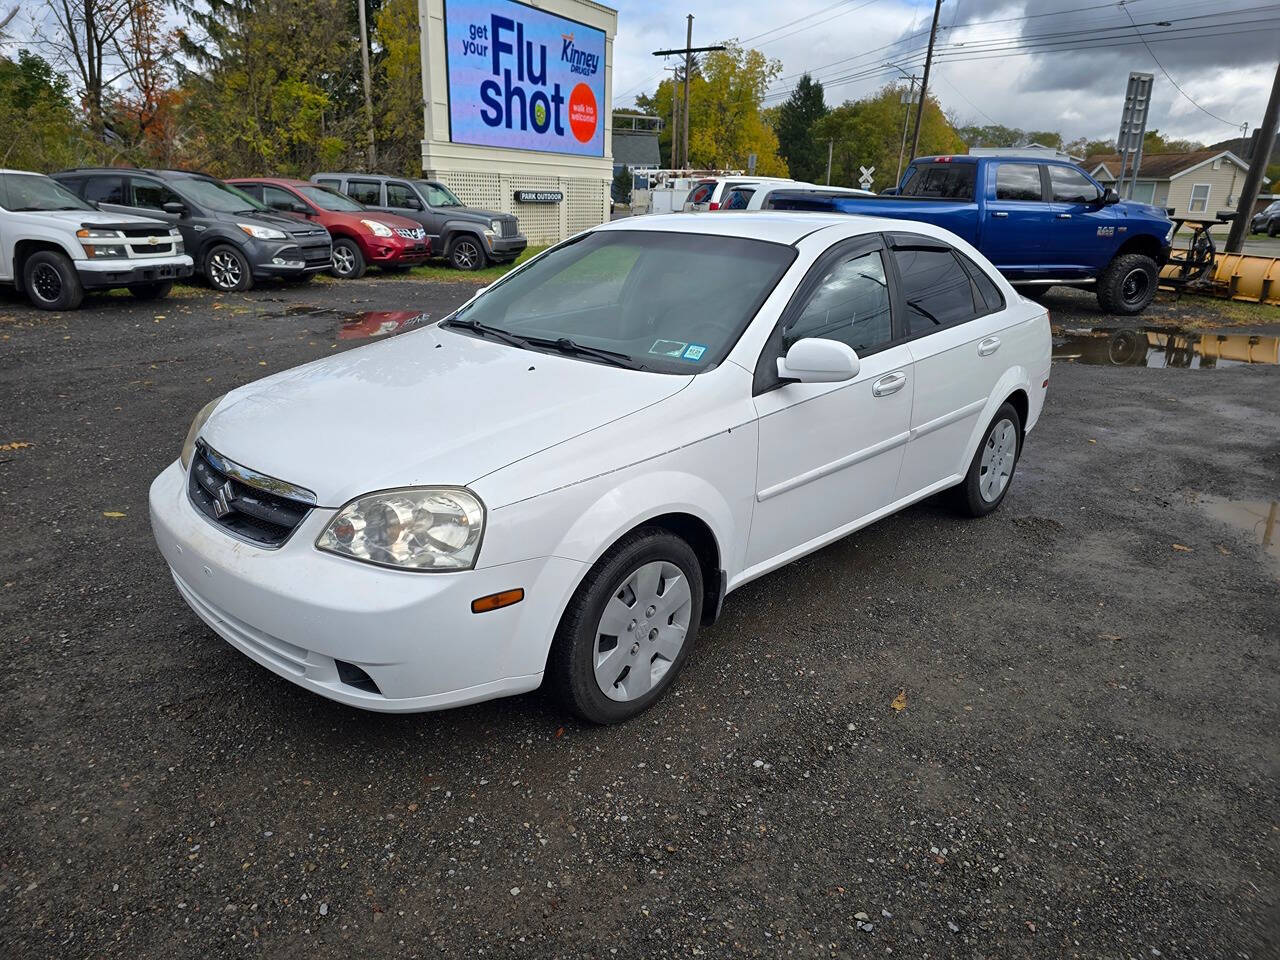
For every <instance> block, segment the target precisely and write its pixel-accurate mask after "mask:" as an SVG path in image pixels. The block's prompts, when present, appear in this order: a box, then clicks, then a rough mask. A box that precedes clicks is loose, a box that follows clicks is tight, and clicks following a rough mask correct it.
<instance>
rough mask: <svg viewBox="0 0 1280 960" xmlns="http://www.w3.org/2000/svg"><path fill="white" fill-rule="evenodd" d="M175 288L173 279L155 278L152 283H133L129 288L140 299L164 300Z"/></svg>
mask: <svg viewBox="0 0 1280 960" xmlns="http://www.w3.org/2000/svg"><path fill="white" fill-rule="evenodd" d="M172 289H173V281H172V280H154V281H152V282H150V283H131V284H129V287H128V290H129V293H131V294H132V295H133V296H134V297H136V298H137V299H139V300H163V299H164V298H165V297H167V296H168V295H169V291H170V290H172Z"/></svg>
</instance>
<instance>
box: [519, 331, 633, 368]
mask: <svg viewBox="0 0 1280 960" xmlns="http://www.w3.org/2000/svg"><path fill="white" fill-rule="evenodd" d="M529 342H530V343H531V344H534V345H535V346H539V347H542V346H545V347H550V348H552V349H553V350H559V351H560V352H561V353H568V354H572V355H574V356H579V357H591V358H593V359H595V360H601V361H603V362H604V363H611V364H613V365H614V366H615V367H626V368H627V369H628V370H643V369H644V365H643V364H640V363H637V362H636V361H635V360H634V359H632V358H631V356H630V355H629V354H625V353H619V352H618V351H617V350H603V349H601V348H600V347H588V346H586V345H585V344H581V343H578V342H577V341H576V340H572V339H570V338H569V337H560V338H559V339H557V340H550V339H548V340H541V339H538V340H535V339H533V338H532V337H530V338H529Z"/></svg>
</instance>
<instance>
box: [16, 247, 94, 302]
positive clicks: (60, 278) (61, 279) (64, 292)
mask: <svg viewBox="0 0 1280 960" xmlns="http://www.w3.org/2000/svg"><path fill="white" fill-rule="evenodd" d="M22 288H23V289H24V290H26V292H27V299H29V300H30V301H31V303H32V305H33V306H36V307H39V308H40V309H41V310H74V309H75V308H76V307H78V306H80V302H81V301H82V300H84V288H83V287H82V286H81V285H80V274H78V273H77V272H76V268H75V266H74V265H73V264H72V263H71V258H70V257H68V256H67V255H66V254H65V253H59V252H57V251H55V250H37V251H36V252H35V253H33V254H32V255H31V256H29V257H27V262H26V263H24V264H23V266H22Z"/></svg>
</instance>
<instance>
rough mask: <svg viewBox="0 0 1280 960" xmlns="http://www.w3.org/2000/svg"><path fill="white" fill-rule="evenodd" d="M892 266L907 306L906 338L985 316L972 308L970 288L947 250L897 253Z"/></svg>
mask: <svg viewBox="0 0 1280 960" xmlns="http://www.w3.org/2000/svg"><path fill="white" fill-rule="evenodd" d="M893 259H894V263H896V264H897V267H898V275H899V277H900V278H901V282H902V298H903V300H904V301H906V305H907V334H908V335H909V336H916V335H918V334H921V333H931V332H933V331H934V330H941V329H942V328H943V327H950V326H953V325H955V324H957V323H964V321H966V320H972V319H973V318H974V317H975V316H977V315H978V314H979V313H986V312H987V311H986V304H983V307H982V309H981V310H978V309H976V308H975V306H974V299H973V284H972V283H970V281H969V275H968V274H967V273H965V271H964V269H963V268H962V267H961V266H960V262H959V261H958V260H957V259H956V258H955V254H953V253H952V252H951V251H950V250H940V249H937V248H930V249H911V248H907V249H898V250H894V251H893Z"/></svg>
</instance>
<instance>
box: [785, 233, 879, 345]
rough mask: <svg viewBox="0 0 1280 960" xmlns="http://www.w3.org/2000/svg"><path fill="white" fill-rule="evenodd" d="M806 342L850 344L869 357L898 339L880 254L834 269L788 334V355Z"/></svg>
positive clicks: (840, 262)
mask: <svg viewBox="0 0 1280 960" xmlns="http://www.w3.org/2000/svg"><path fill="white" fill-rule="evenodd" d="M805 337H822V338H823V339H826V340H839V341H840V342H841V343H847V344H848V345H849V346H851V347H853V349H854V350H856V351H858V352H859V353H865V352H866V351H868V350H871V349H873V348H875V347H878V346H880V345H882V344H885V343H888V342H889V341H890V340H891V339H893V332H892V325H891V324H890V322H889V286H888V283H887V282H886V280H885V273H884V259H883V257H882V255H881V253H880V251H879V250H873V251H872V252H870V253H864V254H862V255H860V256H856V257H841V258H840V259H839V260H837V261H836V262H835V263H833V264H832V265H831V266H830V267H829V268H828V269H827V272H826V274H825V276H823V278H822V281H821V282H820V283H819V284H818V286H817V288H815V289H814V291H813V292H812V293H811V294H809V296H808V298H807V299H806V300H805V304H804V307H803V308H802V309H801V311H800V314H799V316H797V317H796V319H795V322H794V323H792V324H791V325H790V326H789V327H787V328H786V329H785V330H784V331H783V338H782V343H783V349H787V348H789V347H790V346H791V345H792V344H793V343H795V342H796V341H797V340H802V339H804V338H805Z"/></svg>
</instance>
